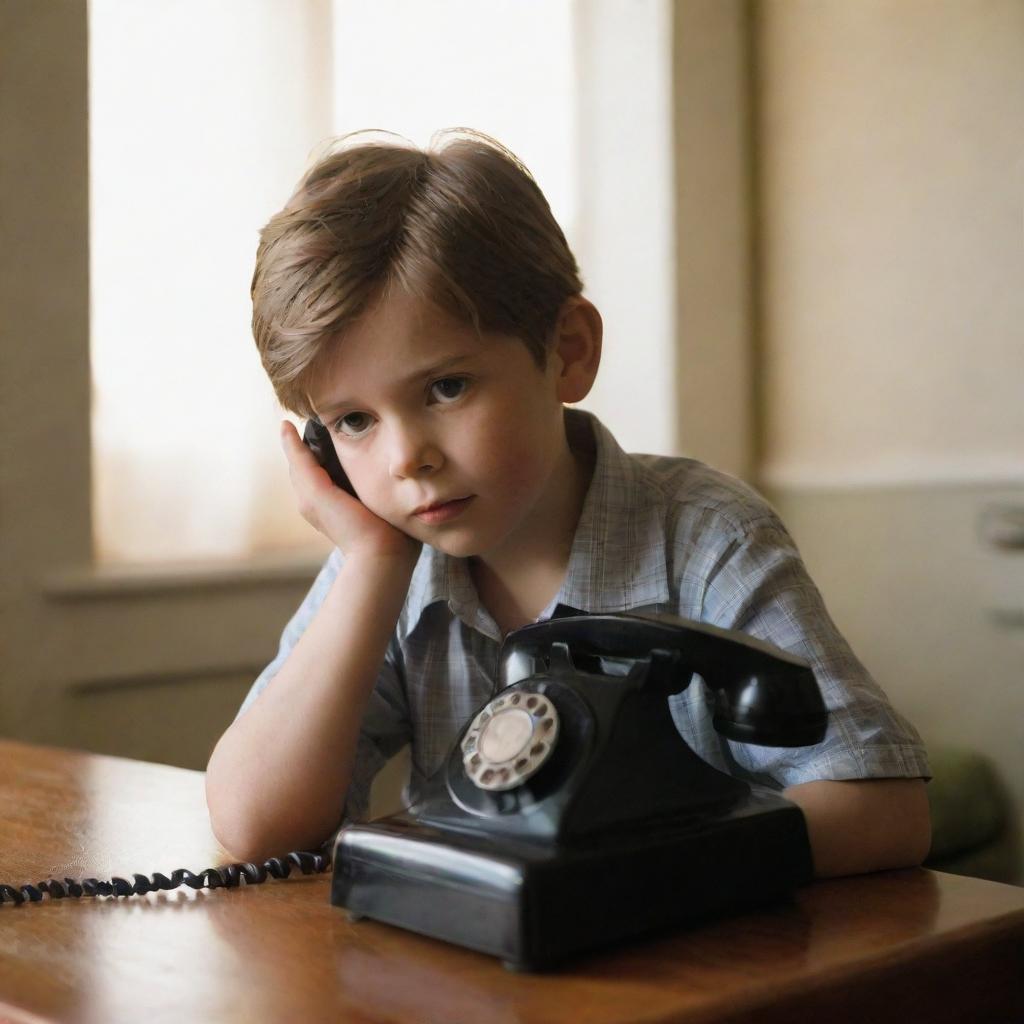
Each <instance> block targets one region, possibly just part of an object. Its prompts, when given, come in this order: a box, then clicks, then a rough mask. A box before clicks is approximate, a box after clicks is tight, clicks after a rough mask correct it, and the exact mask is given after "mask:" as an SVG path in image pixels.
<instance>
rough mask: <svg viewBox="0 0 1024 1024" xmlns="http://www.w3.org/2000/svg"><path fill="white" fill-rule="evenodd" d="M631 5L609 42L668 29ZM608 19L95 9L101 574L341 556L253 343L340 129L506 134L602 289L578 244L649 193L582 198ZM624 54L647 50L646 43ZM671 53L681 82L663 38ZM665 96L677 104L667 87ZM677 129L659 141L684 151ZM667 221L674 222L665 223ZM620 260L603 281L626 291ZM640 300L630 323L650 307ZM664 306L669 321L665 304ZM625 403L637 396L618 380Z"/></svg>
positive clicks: (453, 0) (175, 7) (303, 9)
mask: <svg viewBox="0 0 1024 1024" xmlns="http://www.w3.org/2000/svg"><path fill="white" fill-rule="evenodd" d="M614 7H615V5H611V6H609V7H608V11H609V14H606V15H604V18H605V21H608V22H609V24H608V25H606V26H605V27H604V29H603V34H602V35H601V39H602V40H603V42H602V45H603V46H607V45H608V44H609V40H613V39H614V38H615V37H616V35H618V37H619V38H621V37H622V33H623V31H624V30H625V31H627V32H628V33H632V34H633V35H634V36H635V38H637V39H640V40H650V39H654V38H655V37H656V36H657V26H658V24H661V27H662V28H664V24H663V23H664V22H665V21H666V20H667V18H666V14H665V11H666V10H667V8H666V5H665V3H664V0H657V2H654V0H650V2H646V3H642V4H633V5H629V6H628V8H627V9H626V10H625V11H619V12H614V10H613V9H614ZM604 8H605V5H603V4H599V5H596V6H594V7H593V8H590V7H587V8H586V9H587V10H588V11H590V13H589V14H584V13H582V12H583V11H584V5H577V4H575V3H573V2H572V0H488V2H486V3H481V2H479V0H446V2H444V3H433V4H423V3H417V2H410V0H379V2H377V3H374V4H366V3H359V2H356V0H334V2H333V3H332V2H330V0H304V2H296V3H288V4H285V3H279V2H276V0H259V2H254V0H218V2H217V3H215V4H210V3H207V2H205V0H147V3H146V4H136V3H131V2H126V0H91V2H90V7H89V31H90V159H91V185H90V189H91V192H90V203H91V262H92V362H93V396H94V409H93V482H94V487H93V495H94V496H93V507H94V522H95V534H96V558H97V561H100V562H108V563H109V562H146V561H168V560H177V559H190V558H229V557H246V556H249V555H252V554H255V553H260V552H268V551H273V550H275V549H278V550H279V549H283V548H294V547H296V546H303V545H309V546H313V547H316V546H318V545H319V546H323V547H325V546H326V545H325V542H323V540H322V538H319V537H318V535H317V534H315V532H314V531H312V530H311V529H310V528H309V527H307V526H306V524H305V523H304V522H303V521H302V520H301V519H300V518H299V516H298V515H297V514H296V512H295V508H294V502H293V497H292V492H291V487H290V484H289V482H288V477H287V471H286V465H285V462H284V459H283V456H282V455H281V452H280V448H279V445H278V442H277V423H278V421H279V419H280V417H281V415H282V413H281V410H280V409H279V407H278V406H277V403H276V400H275V399H274V396H273V393H272V390H271V388H270V385H269V383H268V382H267V380H266V378H265V376H264V374H263V371H262V368H261V366H260V365H259V360H258V357H257V353H256V349H255V346H254V344H253V342H252V338H251V334H250V313H251V310H250V303H249V284H250V279H251V275H252V269H253V261H254V257H255V251H256V244H257V237H258V236H257V232H258V229H259V228H260V227H261V226H262V225H263V224H264V223H265V222H266V220H267V219H268V218H269V216H270V215H271V214H272V213H274V212H275V211H276V210H277V209H278V208H280V206H281V205H282V203H283V202H284V200H285V199H286V198H287V196H288V195H289V194H290V192H291V189H292V188H293V186H294V185H295V183H296V181H297V180H298V178H299V177H300V176H301V174H302V172H303V170H304V169H305V167H306V166H307V164H308V162H309V161H310V159H312V158H313V157H315V156H316V153H317V151H318V150H320V149H321V148H322V146H323V145H324V144H325V143H327V142H329V140H330V138H331V137H332V136H335V135H338V134H342V133H344V132H347V131H351V130H354V129H358V128H368V127H376V128H385V129H388V130H392V131H396V132H398V133H399V134H401V135H404V136H406V137H407V138H409V139H411V140H412V141H413V142H415V143H417V144H426V143H427V142H428V141H429V138H430V135H431V134H432V133H433V131H434V130H436V129H438V128H443V127H451V126H458V125H467V126H470V127H473V128H477V129H480V130H482V131H485V132H488V133H489V134H491V135H494V136H495V137H497V138H498V139H500V140H501V141H502V142H503V143H505V144H506V145H508V146H509V147H510V148H511V149H512V150H513V151H515V152H516V153H517V154H518V155H519V156H520V157H521V158H522V159H523V161H524V162H525V163H526V164H527V166H528V167H530V169H531V170H532V172H533V173H534V175H535V176H536V178H537V179H538V181H539V183H540V185H541V187H542V189H543V190H544V192H545V194H546V195H547V196H548V199H549V201H550V202H551V204H552V208H553V209H554V212H555V216H556V217H557V218H558V219H559V222H560V223H561V224H562V226H563V228H564V229H565V230H566V233H567V235H568V237H569V242H570V244H571V245H572V246H573V247H574V249H575V251H576V252H577V255H578V257H579V258H580V262H581V264H582V265H583V269H584V278H585V280H588V281H589V277H588V263H590V265H591V266H593V265H594V263H593V262H590V261H589V259H588V257H589V256H590V255H591V253H594V254H596V253H597V252H598V250H601V249H603V248H604V247H602V246H601V244H600V243H601V239H600V238H599V237H595V235H594V231H593V229H591V230H590V232H589V234H588V236H587V237H585V238H584V237H579V236H580V235H581V232H580V230H579V225H580V224H581V222H582V220H583V219H584V218H583V212H582V211H583V204H584V203H585V202H586V201H587V199H586V197H587V196H588V195H589V196H591V198H592V199H595V198H596V199H597V200H599V201H601V202H603V203H614V204H616V206H617V207H619V208H622V209H623V210H626V211H628V208H629V206H630V202H631V201H632V200H631V199H630V198H629V197H628V196H625V197H624V196H623V195H622V194H616V191H615V188H614V182H613V181H611V180H609V179H608V178H607V176H606V179H605V181H604V183H603V184H601V185H600V187H599V188H596V189H595V188H591V189H590V192H587V190H586V189H584V188H583V187H582V181H583V178H584V177H585V176H584V175H582V174H581V167H582V163H583V161H584V160H585V152H584V151H585V148H586V146H587V145H588V143H587V138H588V134H587V132H588V131H589V133H590V135H591V136H594V135H595V134H597V131H598V129H597V127H596V126H595V119H597V120H599V119H600V118H599V112H598V111H597V108H594V107H593V105H591V107H590V108H589V113H587V110H586V109H585V108H583V107H581V104H580V103H579V102H578V90H579V88H580V87H581V81H583V79H581V73H582V74H584V75H585V76H586V75H590V76H591V77H592V79H593V80H594V81H596V80H597V79H598V78H599V77H600V75H599V73H600V74H603V73H604V69H603V67H602V68H600V69H599V68H598V67H596V66H594V64H593V62H590V63H586V62H584V67H583V70H582V71H581V66H580V62H579V59H578V58H579V51H578V43H577V39H576V38H575V36H576V35H577V34H579V31H580V26H581V24H584V27H585V28H586V30H587V31H586V33H585V35H586V37H587V38H588V39H593V38H595V33H594V22H595V21H596V20H599V15H600V12H601V11H602V10H603V9H604ZM584 22H587V23H584ZM637 32H639V34H638V35H637V34H636V33H637ZM641 45H643V44H641ZM658 45H660V44H658ZM627 52H628V53H630V54H631V59H632V57H635V56H636V46H635V45H634V46H633V49H632V51H630V50H629V48H627ZM658 59H659V60H662V61H663V62H664V64H665V66H666V67H667V61H668V56H667V44H665V52H664V53H659V56H658ZM654 63H655V64H657V60H655V61H654ZM616 74H621V76H622V77H621V80H620V81H618V82H616V83H615V85H614V90H615V96H616V100H617V101H618V104H619V108H620V109H619V112H618V114H617V115H616V116H617V117H618V118H619V119H620V120H622V121H623V122H625V120H626V119H628V121H629V123H630V125H631V128H632V130H633V131H636V132H638V133H643V132H644V125H645V120H644V118H645V116H648V115H645V113H644V108H643V105H642V104H641V105H640V107H639V108H638V107H637V106H636V105H635V104H634V102H633V101H634V99H635V96H634V94H633V93H631V92H630V89H631V88H632V85H631V80H632V79H638V80H640V81H642V82H644V83H647V82H650V81H654V80H656V75H655V76H654V77H653V78H652V76H651V74H650V70H649V68H646V69H645V71H644V73H643V74H641V75H639V76H637V75H633V74H631V69H630V67H629V62H627V64H626V65H623V66H620V68H619V69H618V71H617V72H616ZM663 86H664V90H665V97H664V100H663V103H662V106H663V107H667V104H668V94H667V90H668V81H667V76H666V81H665V82H664V83H663ZM645 87H646V86H645ZM657 87H658V88H661V87H662V85H658V86H657ZM659 109H660V108H659ZM581 110H583V111H584V115H585V116H583V117H582V119H581V113H580V112H581ZM656 116H657V112H656ZM588 125H589V129H587V126H588ZM608 127H609V130H610V131H611V133H612V134H614V132H615V131H616V130H617V129H616V126H615V124H614V123H613V124H610V125H609V126H608ZM662 129H663V132H662V134H661V137H660V138H658V133H654V136H655V137H654V140H653V142H652V140H651V137H650V133H648V134H647V136H646V142H647V143H648V144H650V145H653V146H654V147H655V150H656V151H657V152H664V153H667V152H668V150H669V148H670V146H669V141H668V131H667V125H663V126H662ZM606 143H607V140H602V146H605V145H606ZM643 144H644V140H643V139H642V138H634V139H631V140H629V142H628V147H627V149H626V150H624V151H622V152H620V153H619V154H618V155H617V157H616V159H618V160H619V161H620V164H619V165H616V166H617V167H618V168H619V169H621V162H622V161H627V162H628V160H629V159H631V157H630V153H632V152H636V153H638V154H639V155H638V159H641V160H645V159H646V158H647V156H648V153H647V151H646V150H644V149H643V148H642V147H643ZM638 145H639V146H640V149H639V150H638V149H637V146H638ZM594 148H595V149H596V148H597V147H596V144H595V145H594ZM666 160H667V157H666ZM606 166H607V165H606ZM666 166H667V163H666ZM588 177H589V176H588ZM664 177H665V180H666V182H667V180H668V176H667V174H666V175H664ZM644 179H645V180H646V181H647V184H648V185H649V183H650V180H652V179H651V176H650V175H649V174H645V175H644ZM653 180H654V181H656V182H657V181H659V180H660V179H659V176H658V175H657V174H655V175H654V176H653ZM666 191H670V190H666ZM641 192H644V193H645V196H646V198H645V200H644V201H645V202H647V203H648V205H650V204H651V203H654V205H657V195H658V189H657V188H655V189H654V190H653V198H652V190H651V189H650V188H648V187H647V186H646V185H645V188H644V189H637V188H634V189H633V190H632V194H633V197H634V199H635V197H636V195H637V194H639V193H641ZM656 218H657V222H658V223H670V221H671V218H665V216H664V209H663V208H661V209H658V211H657V215H656ZM613 220H614V218H613ZM611 222H612V221H609V223H611ZM616 223H621V222H616ZM634 227H635V228H636V231H637V232H639V233H638V234H634V237H633V238H631V239H630V241H629V245H628V246H626V247H624V248H623V250H622V251H623V256H622V259H628V261H629V262H630V264H631V269H630V273H632V274H634V275H638V276H640V275H646V280H648V281H653V282H654V283H655V285H656V284H657V281H658V280H659V279H660V278H659V274H662V273H663V271H662V270H657V269H655V270H654V271H653V272H650V273H649V272H648V270H649V268H648V263H650V264H652V265H654V266H655V267H656V266H657V265H658V264H659V262H660V263H664V260H663V258H662V257H663V255H664V253H663V252H662V251H661V250H659V248H658V247H657V246H655V247H653V248H649V247H647V246H646V244H644V243H643V230H644V224H643V223H642V222H641V223H635V222H634ZM638 242H639V243H641V244H639V245H638ZM584 248H585V249H586V250H588V252H586V253H585V252H584V251H583V249H584ZM638 260H639V262H638ZM594 262H600V260H595V261H594ZM606 264H607V259H605V260H604V263H603V264H602V265H603V266H605V269H601V270H599V271H598V272H597V274H596V277H597V278H598V279H602V278H608V277H609V271H608V269H607V266H606ZM635 297H636V296H632V297H631V301H630V303H629V304H628V306H629V308H631V309H632V310H633V313H632V315H633V316H634V317H635V315H636V314H635V310H636V308H637V307H644V308H646V306H649V305H650V304H649V303H646V304H645V303H644V302H643V297H640V298H639V300H638V301H637V302H636V303H633V302H632V298H635ZM664 302H665V305H666V308H668V307H670V305H671V300H670V298H669V296H668V295H667V294H666V295H665V296H664ZM607 323H608V315H607V313H606V325H607ZM633 326H634V328H635V326H636V325H635V323H634V324H633ZM641 329H643V325H642V324H641ZM659 329H660V328H659ZM654 333H657V331H655V332H654ZM650 334H651V331H649V330H647V331H646V335H647V336H648V339H649V336H650ZM634 355H635V350H634ZM631 362H632V363H633V364H634V365H635V364H636V360H635V358H632V357H631ZM661 372H662V375H663V376H664V367H663V366H662V371H661ZM608 394H609V397H610V400H611V401H614V402H618V390H617V388H612V389H611V390H609V391H608ZM588 404H589V403H588ZM648 405H650V403H648ZM668 436H671V435H670V434H669V435H668Z"/></svg>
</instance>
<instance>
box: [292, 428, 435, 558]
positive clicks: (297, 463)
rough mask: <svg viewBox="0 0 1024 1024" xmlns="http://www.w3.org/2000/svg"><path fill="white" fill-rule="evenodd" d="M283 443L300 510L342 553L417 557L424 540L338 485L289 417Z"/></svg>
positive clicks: (307, 520)
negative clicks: (409, 532)
mask: <svg viewBox="0 0 1024 1024" xmlns="http://www.w3.org/2000/svg"><path fill="white" fill-rule="evenodd" d="M281 447H282V448H284V454H285V457H286V458H287V459H288V473H289V476H290V477H291V481H292V487H293V488H294V490H295V494H296V497H297V499H298V507H299V513H300V514H301V515H302V518H303V519H305V520H306V522H307V523H309V524H310V526H312V527H313V528H314V529H315V530H318V531H319V532H320V533H322V534H323V535H324V536H325V537H326V538H327V539H328V540H329V541H331V543H332V544H334V545H335V546H336V547H337V548H339V549H340V550H341V552H342V554H344V555H345V556H346V557H349V556H351V555H353V554H368V555H374V556H377V557H380V556H385V557H394V556H402V557H406V558H410V559H412V560H413V561H415V559H416V558H417V557H418V556H419V552H420V548H421V547H422V546H423V545H422V542H421V541H418V540H416V539H415V538H413V537H410V536H409V535H408V534H405V533H402V531H401V530H398V529H396V528H395V527H394V526H392V525H391V524H390V523H388V522H386V521H385V520H383V519H381V518H380V516H377V515H374V513H373V512H371V511H370V510H369V509H368V508H367V507H366V506H365V505H364V504H363V503H362V502H361V501H360V500H359V499H358V498H354V497H352V495H351V494H348V493H347V492H346V491H343V490H342V489H341V488H340V487H337V486H336V485H335V483H334V481H333V480H332V479H331V478H330V476H329V475H328V473H327V470H325V469H324V468H323V466H321V465H320V463H319V462H317V460H316V456H315V455H314V454H313V453H312V452H311V451H310V450H309V448H307V447H306V445H304V444H303V443H302V439H301V438H300V437H299V434H298V431H297V430H296V429H295V427H294V426H292V424H291V423H289V422H288V420H284V421H283V422H282V423H281Z"/></svg>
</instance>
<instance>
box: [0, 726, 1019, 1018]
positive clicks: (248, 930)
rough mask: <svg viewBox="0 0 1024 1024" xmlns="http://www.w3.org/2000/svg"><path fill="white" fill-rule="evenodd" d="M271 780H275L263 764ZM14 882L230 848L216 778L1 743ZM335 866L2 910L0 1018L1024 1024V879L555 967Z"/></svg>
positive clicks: (126, 869) (769, 917)
mask: <svg viewBox="0 0 1024 1024" xmlns="http://www.w3.org/2000/svg"><path fill="white" fill-rule="evenodd" d="M253 785H259V780H258V779H254V780H253ZM0 821H2V822H3V843H2V844H0V845H2V851H0V882H6V883H8V884H17V885H20V884H22V883H24V882H33V883H34V882H37V881H39V880H41V879H44V878H49V877H51V876H52V877H57V878H63V877H64V876H70V877H86V876H90V875H91V876H95V877H98V878H109V877H111V876H113V875H121V876H124V877H127V878H131V876H132V874H133V873H134V872H136V871H140V872H142V873H144V874H151V873H152V872H153V871H163V872H164V873H165V874H170V872H171V870H172V869H174V868H178V867H188V868H191V869H192V870H194V871H197V872H198V871H199V870H201V869H203V868H206V867H209V866H211V865H214V864H218V863H224V862H225V861H226V857H225V855H224V853H223V851H221V850H220V849H219V848H218V846H217V844H216V841H215V840H214V838H213V836H212V834H211V832H210V829H209V824H208V821H207V817H206V805H205V799H204V794H203V776H202V774H201V773H199V772H190V771H185V770H182V769H178V768H170V767H167V766H164V765H155V764H146V763H143V762H139V761H127V760H122V759H120V758H112V757H102V756H98V755H94V754H85V753H78V752H73V751H66V750H56V749H51V748H45V747H33V746H27V745H24V744H19V743H14V742H8V741H0ZM329 882H330V879H329V875H321V876H308V877H302V876H297V875H296V876H293V877H292V878H290V879H287V880H269V881H268V882H266V883H265V884H264V885H262V886H255V887H253V888H248V889H247V888H244V887H243V888H239V889H230V890H227V889H218V890H212V891H205V890H199V891H194V890H191V889H178V890H175V891H173V892H162V893H149V894H147V895H145V896H131V897H128V898H120V899H119V898H114V897H98V898H93V899H81V900H71V899H65V900H57V901H54V900H50V899H49V898H46V899H44V900H43V901H42V902H41V903H38V904H27V903H26V904H24V905H22V906H12V905H5V906H2V907H0V1021H6V1020H12V1021H33V1022H37V1021H90V1022H91V1021H95V1022H103V1024H116V1022H119V1021H133V1022H134V1021H146V1022H147V1024H155V1022H162V1021H167V1022H175V1024H178V1022H201V1021H239V1022H243V1021H244V1022H247V1024H250V1022H259V1021H288V1022H297V1021H298V1022H303V1024H308V1022H313V1021H321V1020H322V1021H354V1022H371V1021H373V1022H383V1021H388V1022H396V1021H400V1022H405V1021H408V1022H415V1024H433V1022H436V1024H490V1022H495V1024H528V1022H545V1024H548V1022H550V1024H555V1022H557V1024H562V1022H567V1021H568V1022H573V1024H619V1022H623V1021H642V1022H645V1024H653V1022H667V1021H747V1020H756V1021H757V1022H758V1024H772V1022H783V1021H785V1022H787V1024H791V1022H794V1021H818V1020H827V1021H829V1024H835V1022H841V1021H871V1022H873V1024H877V1022H879V1021H886V1020H894V1021H895V1020H898V1021H900V1022H901V1024H909V1022H917V1021H928V1022H936V1021H971V1022H974V1021H981V1020H1000V1021H1011V1020H1024V986H1022V980H1021V979H1022V978H1024V889H1018V888H1015V887H1013V886H1005V885H997V884H995V883H992V882H983V881H978V880H976V879H967V878H959V877H957V876H954V875H943V874H937V873H935V872H931V871H925V870H911V871H898V872H886V873H882V874H877V875H871V876H865V877H861V878H851V879H842V880H838V881H831V882H823V883H817V884H815V885H812V886H809V887H807V888H806V889H804V890H802V891H801V892H800V893H799V895H798V896H797V898H796V900H795V901H794V902H793V903H791V904H787V905H784V906H780V907H778V908H776V909H773V910H771V911H768V912H760V913H751V914H748V915H744V916H740V917H734V918H731V919H728V920H722V921H718V922H716V923H713V924H709V925H704V926H702V927H698V928H691V929H684V930H680V931H678V932H676V933H674V934H671V935H669V936H663V937H659V938H656V939H650V940H645V941H643V942H640V943H637V944H635V945H632V946H630V947H627V948H625V949H620V950H616V951H614V952H609V953H603V954H600V955H592V956H588V957H586V958H584V959H582V960H579V961H577V962H575V963H574V964H573V965H572V966H571V968H569V969H566V970H564V971H560V972H557V973H554V974H545V975H523V974H512V973H509V972H508V971H506V970H504V969H503V968H502V967H501V965H500V964H499V963H498V962H497V961H496V960H492V959H491V958H489V957H486V956H483V955H481V954H477V953H473V952H469V951H466V950H463V949H459V948H457V947H454V946H449V945H447V944H445V943H442V942H437V941H434V940H431V939H426V938H421V937H419V936H416V935H412V934H409V933H406V932H403V931H401V930H399V929H396V928H390V927H387V926H385V925H381V924H377V923H375V922H372V921H361V922H359V923H355V924H353V923H350V922H349V921H348V919H347V917H346V915H345V914H344V912H343V911H341V910H339V909H338V908H336V907H332V906H331V905H330V903H329V900H328V891H329Z"/></svg>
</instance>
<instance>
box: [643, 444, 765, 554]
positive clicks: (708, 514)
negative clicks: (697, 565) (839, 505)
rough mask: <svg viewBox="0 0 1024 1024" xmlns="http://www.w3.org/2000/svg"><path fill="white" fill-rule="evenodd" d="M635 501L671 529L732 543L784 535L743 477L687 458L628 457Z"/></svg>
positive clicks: (760, 497)
mask: <svg viewBox="0 0 1024 1024" xmlns="http://www.w3.org/2000/svg"><path fill="white" fill-rule="evenodd" d="M625 457H626V458H627V459H628V460H629V461H630V462H631V463H632V465H633V467H634V471H635V472H634V481H635V489H636V494H635V498H636V500H637V501H638V502H639V503H642V504H647V503H649V504H650V505H651V506H653V507H660V508H662V509H663V511H664V515H665V523H666V526H671V527H676V528H677V529H678V528H679V527H680V526H689V527H691V528H692V529H697V528H699V529H701V530H702V531H712V532H715V533H719V534H722V535H723V536H727V537H730V538H738V537H745V536H748V535H750V534H751V533H752V532H755V531H759V530H764V529H768V530H782V529H783V527H782V523H781V521H780V520H779V517H778V514H777V513H776V511H775V509H774V508H773V507H772V505H771V504H770V503H769V502H768V501H767V499H766V498H765V497H764V496H763V495H761V494H759V493H758V492H757V491H756V490H755V489H754V488H753V487H752V486H750V484H747V483H746V482H744V481H743V480H740V479H739V478H738V477H735V476H732V475H730V474H729V473H725V472H723V471H722V470H718V469H715V468H714V467H713V466H709V465H707V463H704V462H700V461H699V460H697V459H693V458H688V457H685V456H669V455H647V454H628V455H626V456H625Z"/></svg>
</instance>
